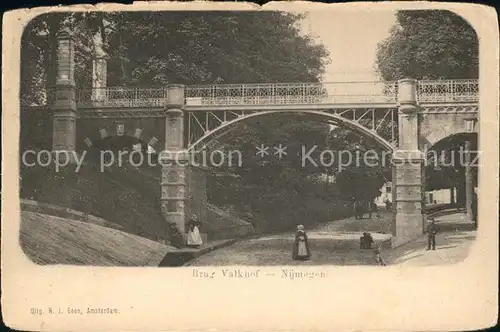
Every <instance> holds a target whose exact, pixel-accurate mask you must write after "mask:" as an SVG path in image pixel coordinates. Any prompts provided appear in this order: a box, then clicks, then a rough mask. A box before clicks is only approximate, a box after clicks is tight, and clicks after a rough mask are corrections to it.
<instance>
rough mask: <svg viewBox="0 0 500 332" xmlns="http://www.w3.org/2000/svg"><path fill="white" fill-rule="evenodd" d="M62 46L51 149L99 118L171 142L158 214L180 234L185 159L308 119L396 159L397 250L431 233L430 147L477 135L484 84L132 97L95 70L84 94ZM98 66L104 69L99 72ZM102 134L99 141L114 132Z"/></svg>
mask: <svg viewBox="0 0 500 332" xmlns="http://www.w3.org/2000/svg"><path fill="white" fill-rule="evenodd" d="M58 41H59V49H58V50H59V54H58V57H57V59H58V63H57V69H58V79H57V82H56V91H55V95H56V98H55V102H54V104H53V105H51V108H52V111H53V112H52V114H53V142H52V145H53V149H54V150H65V151H75V147H76V132H77V131H81V130H80V129H77V121H78V122H79V123H85V121H87V122H89V121H90V122H91V120H93V119H100V121H99V123H104V122H106V121H108V124H111V125H113V126H114V127H116V131H117V133H118V135H119V134H122V135H123V133H124V132H127V131H130V130H131V131H132V132H133V133H134V134H133V135H135V138H137V139H138V138H139V137H141V138H145V137H148V139H149V138H151V139H150V142H154V143H155V144H156V143H158V142H164V144H157V148H158V146H159V148H160V149H161V150H163V149H165V150H168V151H170V152H175V154H168V155H170V156H167V157H165V159H168V160H167V162H166V163H163V165H162V180H161V183H160V184H159V185H160V187H161V192H162V199H161V206H162V211H163V213H164V215H165V218H166V220H167V222H170V223H175V224H176V225H177V226H178V228H179V230H180V231H181V232H184V229H185V228H184V226H185V221H186V215H185V211H186V207H185V201H186V200H187V190H186V174H187V170H186V167H185V165H186V163H184V164H182V165H181V164H179V156H180V158H181V159H183V158H186V160H187V155H186V152H187V151H188V150H189V149H195V148H196V147H197V146H202V145H203V144H205V143H207V142H209V141H210V140H211V139H212V138H214V137H217V136H219V135H222V134H224V132H225V131H226V130H227V129H229V128H230V127H231V126H232V125H233V124H235V123H237V122H239V121H244V120H245V119H249V118H251V117H256V116H261V115H262V116H263V115H269V114H276V113H306V114H308V115H309V116H311V117H315V118H318V119H320V120H321V121H324V122H326V123H330V124H333V125H337V126H341V127H347V128H349V129H352V130H354V131H356V132H358V133H359V134H361V135H365V136H369V137H371V138H373V139H375V140H376V141H377V142H379V143H380V145H381V146H382V147H383V148H385V149H387V150H390V151H392V152H393V158H392V159H393V161H394V164H393V165H394V166H393V179H392V183H393V186H394V188H393V190H392V192H393V202H395V204H394V206H395V209H394V210H395V221H394V224H393V225H394V228H393V235H394V237H393V244H394V245H399V244H402V243H405V242H408V241H410V240H411V239H413V238H415V237H416V236H419V235H421V234H422V233H423V230H424V220H425V206H424V200H423V198H424V193H425V188H424V175H423V169H424V167H423V164H424V162H425V155H423V153H422V151H424V148H425V147H424V146H425V145H433V144H435V143H436V142H438V141H440V140H441V139H443V138H445V137H447V136H450V135H453V134H456V133H460V132H466V131H470V130H469V129H471V128H466V123H468V124H469V125H470V121H465V120H466V119H467V118H469V117H470V116H471V115H474V114H475V113H478V111H479V83H478V81H477V80H436V81H416V80H413V79H403V80H400V81H398V82H333V83H271V84H228V85H224V84H222V85H197V86H181V85H169V86H167V87H160V88H135V87H107V86H106V85H105V82H106V80H105V76H106V75H105V69H104V72H102V71H100V69H99V68H94V69H95V72H96V75H95V76H96V77H95V79H94V80H93V88H92V89H83V90H77V89H76V87H75V81H74V50H73V48H74V46H73V43H72V42H71V41H72V37H71V35H70V34H69V33H68V32H64V31H63V32H62V33H61V34H60V35H59V36H58ZM101 60H102V59H101ZM99 63H102V61H95V62H94V65H96V64H97V65H99ZM104 68H105V66H104ZM146 119H151V123H150V124H147V123H146V122H147V121H146ZM125 122H127V125H125ZM159 123H160V124H161V125H160V126H157V124H159ZM129 127H133V128H129ZM143 127H149V131H153V132H147V131H148V130H144V129H145V128H143ZM99 130H100V132H101V136H103V135H107V133H108V131H107V130H103V129H99ZM474 130H476V129H475V128H472V131H474ZM159 131H162V132H159ZM103 133H104V134H103ZM149 145H151V143H150V144H149ZM161 145H163V146H161ZM174 155H175V156H174ZM169 158H174V159H175V160H173V159H169Z"/></svg>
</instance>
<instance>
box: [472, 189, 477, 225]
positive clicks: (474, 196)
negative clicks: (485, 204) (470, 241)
mask: <svg viewBox="0 0 500 332" xmlns="http://www.w3.org/2000/svg"><path fill="white" fill-rule="evenodd" d="M471 208H472V218H473V219H474V228H476V229H477V194H476V193H473V194H472V206H471Z"/></svg>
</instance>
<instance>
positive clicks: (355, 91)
mask: <svg viewBox="0 0 500 332" xmlns="http://www.w3.org/2000/svg"><path fill="white" fill-rule="evenodd" d="M397 88H398V86H397V82H337V83H269V84H266V83H264V84H220V85H193V86H187V87H186V88H185V100H186V108H187V109H189V108H190V107H205V108H207V109H208V108H210V107H219V108H220V107H223V106H279V105H294V106H299V105H348V104H349V105H370V106H376V105H377V104H378V105H383V106H392V105H397ZM166 97H167V89H166V88H151V89H147V88H129V87H106V88H94V89H83V90H79V93H78V101H77V103H78V107H79V108H80V109H88V108H116V107H120V108H137V107H153V108H154V107H165V106H166ZM417 98H418V102H419V103H420V104H430V103H471V102H473V103H475V102H477V101H478V100H479V83H478V81H477V80H436V81H418V83H417ZM370 106H369V107H370Z"/></svg>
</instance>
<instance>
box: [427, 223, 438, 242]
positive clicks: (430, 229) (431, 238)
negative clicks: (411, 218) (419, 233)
mask: <svg viewBox="0 0 500 332" xmlns="http://www.w3.org/2000/svg"><path fill="white" fill-rule="evenodd" d="M436 234H437V226H436V221H435V220H434V219H431V221H430V222H429V223H428V224H427V249H426V250H431V248H432V250H436Z"/></svg>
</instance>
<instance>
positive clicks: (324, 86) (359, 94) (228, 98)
mask: <svg viewBox="0 0 500 332" xmlns="http://www.w3.org/2000/svg"><path fill="white" fill-rule="evenodd" d="M185 96H186V106H187V107H189V106H209V105H218V106H220V105H290V104H294V105H300V104H308V105H310V104H333V103H336V104H352V103H362V104H365V103H366V104H373V103H395V102H396V82H388V83H384V82H346V83H271V84H222V85H198V86H188V87H186V93H185Z"/></svg>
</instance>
